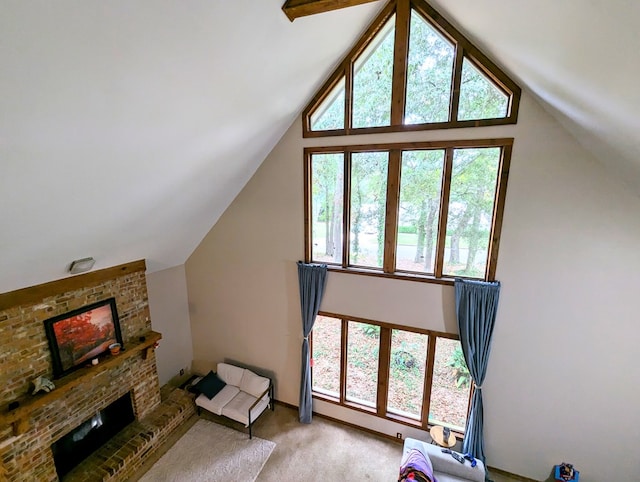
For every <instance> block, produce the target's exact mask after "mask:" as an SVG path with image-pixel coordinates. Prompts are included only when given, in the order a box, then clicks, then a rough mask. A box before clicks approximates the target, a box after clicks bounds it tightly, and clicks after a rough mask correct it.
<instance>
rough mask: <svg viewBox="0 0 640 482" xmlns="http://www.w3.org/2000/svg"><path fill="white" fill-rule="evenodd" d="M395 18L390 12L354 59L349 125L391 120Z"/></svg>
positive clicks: (373, 124) (374, 125) (355, 125)
mask: <svg viewBox="0 0 640 482" xmlns="http://www.w3.org/2000/svg"><path fill="white" fill-rule="evenodd" d="M395 22H396V17H395V15H394V16H393V17H391V19H390V20H389V21H388V22H387V23H386V25H385V26H384V27H383V28H382V30H381V31H380V33H378V35H376V36H375V37H374V39H373V40H372V41H371V43H370V44H369V46H368V47H367V48H366V50H365V51H364V52H363V53H362V54H360V56H359V57H358V59H357V60H356V62H355V63H354V66H353V74H354V75H353V114H352V115H353V121H352V126H353V127H377V126H388V125H389V124H390V123H391V85H392V78H393V45H394V40H395V39H394V35H395V34H394V32H395Z"/></svg>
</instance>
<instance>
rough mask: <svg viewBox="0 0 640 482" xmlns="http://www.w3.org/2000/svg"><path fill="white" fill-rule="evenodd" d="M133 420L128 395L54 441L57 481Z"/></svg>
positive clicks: (52, 447) (129, 396)
mask: <svg viewBox="0 0 640 482" xmlns="http://www.w3.org/2000/svg"><path fill="white" fill-rule="evenodd" d="M134 419H135V416H134V414H133V404H132V403H131V393H130V392H127V393H126V394H125V395H123V396H122V397H120V398H119V399H118V400H116V401H115V402H113V403H112V404H111V405H109V406H107V407H105V408H104V409H103V410H100V411H99V412H97V413H96V414H95V415H94V416H92V417H91V418H89V419H88V420H86V421H85V422H83V423H81V424H80V425H79V426H78V427H76V428H75V429H73V430H72V431H71V432H69V433H68V434H67V435H65V436H64V437H62V438H61V439H59V440H58V441H56V442H55V443H54V444H53V445H51V451H52V452H53V460H54V462H55V465H56V471H57V472H58V477H59V478H60V479H62V478H63V477H64V476H65V475H66V474H68V473H69V472H70V471H71V470H73V468H74V467H75V466H77V465H78V464H79V463H80V462H82V461H83V460H84V459H86V458H87V457H88V456H89V455H91V454H92V453H93V452H95V451H96V450H98V449H99V448H100V447H102V446H103V445H104V444H105V443H106V442H107V441H109V439H111V438H112V437H114V436H115V435H116V434H117V433H118V432H120V430H122V429H123V428H124V427H126V426H127V425H129V424H130V423H131V422H133V421H134Z"/></svg>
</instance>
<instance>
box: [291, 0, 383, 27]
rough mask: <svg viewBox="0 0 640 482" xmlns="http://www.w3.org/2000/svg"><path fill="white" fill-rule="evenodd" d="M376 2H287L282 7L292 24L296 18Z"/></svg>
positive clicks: (333, 0)
mask: <svg viewBox="0 0 640 482" xmlns="http://www.w3.org/2000/svg"><path fill="white" fill-rule="evenodd" d="M375 1H376V0H287V1H286V2H284V5H283V6H282V11H283V12H284V13H285V15H286V16H287V18H288V19H289V20H291V21H292V22H293V21H294V20H295V19H296V18H300V17H306V16H307V15H315V14H317V13H324V12H329V11H331V10H338V9H340V8H347V7H354V6H356V5H362V4H364V3H371V2H375Z"/></svg>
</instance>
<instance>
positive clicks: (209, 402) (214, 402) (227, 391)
mask: <svg viewBox="0 0 640 482" xmlns="http://www.w3.org/2000/svg"><path fill="white" fill-rule="evenodd" d="M239 392H240V389H239V388H238V387H234V386H233V385H226V386H225V387H224V388H223V389H222V390H220V391H219V392H218V394H217V395H216V396H215V397H213V398H212V399H208V398H207V396H206V395H205V394H204V393H201V394H200V395H199V396H198V398H196V405H198V406H199V407H202V408H204V409H205V410H209V411H210V412H211V413H215V414H216V415H222V409H223V408H224V406H225V405H227V404H228V403H229V402H230V401H231V400H233V398H234V397H235V396H236V395H237V394H238V393H239Z"/></svg>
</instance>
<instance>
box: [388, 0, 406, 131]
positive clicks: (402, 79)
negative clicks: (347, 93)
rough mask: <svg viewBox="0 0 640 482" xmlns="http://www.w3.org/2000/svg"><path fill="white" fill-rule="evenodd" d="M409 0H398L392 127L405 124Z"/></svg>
mask: <svg viewBox="0 0 640 482" xmlns="http://www.w3.org/2000/svg"><path fill="white" fill-rule="evenodd" d="M410 3H411V2H410V1H409V0H398V2H397V6H396V28H395V43H394V52H393V81H392V87H391V125H392V126H396V125H402V124H403V123H404V106H405V91H406V86H407V63H408V56H409V21H410V18H411V6H410Z"/></svg>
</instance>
